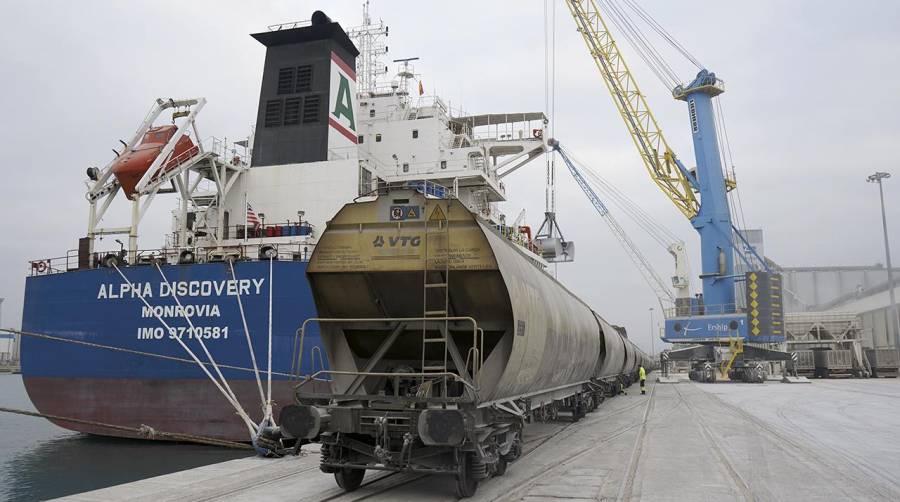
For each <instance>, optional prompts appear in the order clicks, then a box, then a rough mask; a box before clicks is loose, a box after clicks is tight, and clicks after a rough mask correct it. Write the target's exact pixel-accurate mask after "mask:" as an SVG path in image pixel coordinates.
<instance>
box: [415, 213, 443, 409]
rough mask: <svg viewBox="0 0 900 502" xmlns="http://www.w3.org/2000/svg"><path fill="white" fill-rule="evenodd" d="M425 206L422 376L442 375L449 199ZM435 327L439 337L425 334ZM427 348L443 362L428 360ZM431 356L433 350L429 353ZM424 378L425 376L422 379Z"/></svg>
mask: <svg viewBox="0 0 900 502" xmlns="http://www.w3.org/2000/svg"><path fill="white" fill-rule="evenodd" d="M431 201H433V204H430V205H429V204H427V203H426V205H425V218H424V220H425V221H424V229H425V232H424V236H423V239H422V241H423V242H422V246H423V267H422V309H423V314H422V317H423V318H426V319H427V318H435V321H427V320H425V321H422V373H423V374H427V373H437V374H440V373H446V372H447V360H448V355H449V347H448V340H447V337H448V336H450V331H449V328H450V321H449V320H448V319H447V316H449V315H450V289H449V279H450V219H449V216H450V199H438V200H434V199H431ZM434 325H437V326H438V332H439V334H438V335H437V336H435V335H434V334H433V332H432V333H429V327H431V326H434ZM429 347H438V348H442V349H443V350H442V351H441V352H443V359H439V360H437V361H436V360H434V359H429V358H428V353H429V350H428V348H429ZM430 352H431V353H433V352H434V351H433V350H432V351H430ZM422 379H423V380H424V379H425V376H423V377H422ZM441 381H442V384H443V385H442V388H443V392H442V393H443V395H446V394H447V377H446V376H443V377H442V378H441Z"/></svg>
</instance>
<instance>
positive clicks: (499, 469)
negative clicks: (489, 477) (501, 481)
mask: <svg viewBox="0 0 900 502" xmlns="http://www.w3.org/2000/svg"><path fill="white" fill-rule="evenodd" d="M507 465H509V464H508V463H507V462H506V459H505V458H503V457H500V458H499V459H498V460H497V464H496V465H495V466H494V476H502V475H504V474H506V466H507Z"/></svg>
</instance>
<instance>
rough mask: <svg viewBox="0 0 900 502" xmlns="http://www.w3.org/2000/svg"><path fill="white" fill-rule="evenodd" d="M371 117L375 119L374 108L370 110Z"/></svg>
mask: <svg viewBox="0 0 900 502" xmlns="http://www.w3.org/2000/svg"><path fill="white" fill-rule="evenodd" d="M369 116H370V117H374V116H375V109H374V108H372V109H370V110H369Z"/></svg>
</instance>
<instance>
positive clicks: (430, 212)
mask: <svg viewBox="0 0 900 502" xmlns="http://www.w3.org/2000/svg"><path fill="white" fill-rule="evenodd" d="M426 193H427V192H426ZM398 208H399V210H400V211H403V213H402V214H400V216H402V217H398V213H399V211H398ZM507 235H508V234H507V232H505V229H504V228H503V227H502V226H497V225H492V224H491V223H489V222H488V221H487V220H484V219H482V218H479V217H478V216H477V215H476V214H474V213H472V212H470V211H469V210H468V209H467V208H466V207H465V206H464V205H463V204H462V203H461V202H460V201H459V200H457V199H453V198H446V199H440V198H434V197H428V196H426V195H425V194H424V193H423V191H422V190H414V189H404V188H402V187H401V188H394V189H390V190H388V189H385V190H383V191H382V193H380V194H379V196H378V197H377V198H374V199H372V200H367V201H362V202H354V203H351V204H347V205H345V206H344V207H343V208H342V209H341V210H340V211H339V212H338V214H337V215H336V216H335V217H334V218H333V219H332V220H331V221H330V222H329V223H328V226H327V229H326V230H325V231H324V232H323V233H322V235H321V238H320V240H319V243H318V245H317V246H316V249H315V251H314V252H313V254H312V256H311V258H310V263H309V266H308V269H307V276H308V279H309V282H310V286H311V289H312V294H313V297H314V299H315V302H316V308H317V310H318V314H319V317H317V318H314V319H307V320H305V322H304V323H303V326H302V328H301V329H300V330H299V331H298V336H297V342H296V344H295V345H296V354H304V353H308V352H309V350H308V349H309V348H310V347H319V348H320V349H321V351H322V352H324V357H322V358H316V357H313V358H311V360H302V359H298V360H297V365H296V368H295V371H296V373H297V375H303V376H302V377H300V380H299V382H298V384H297V386H296V403H295V404H292V405H289V406H285V407H283V408H282V409H281V412H280V414H279V427H278V428H277V429H275V430H273V431H272V432H271V433H270V436H271V437H270V438H269V439H273V440H275V441H276V442H277V441H281V442H283V443H286V442H287V441H295V442H296V444H298V445H302V444H305V443H308V442H317V443H320V444H321V464H320V468H321V470H322V471H323V472H325V473H331V474H333V475H334V477H335V480H336V482H337V484H338V485H339V486H340V487H342V488H343V489H345V490H347V491H352V490H355V489H356V488H358V487H359V486H360V484H361V482H362V480H363V476H364V475H365V472H366V471H367V470H384V471H396V472H416V473H429V474H446V475H451V476H454V477H455V480H456V490H457V495H458V496H460V497H470V496H472V495H473V494H474V493H475V491H476V490H477V487H478V484H479V482H480V481H482V480H485V479H487V478H490V477H492V476H501V475H503V474H504V472H505V471H506V469H507V465H508V464H509V463H511V462H513V461H515V460H516V459H517V458H518V457H519V456H520V455H521V454H522V445H523V443H522V438H523V429H524V428H525V427H526V425H527V424H528V423H531V422H534V421H547V420H559V419H564V420H573V421H577V420H580V419H581V418H582V417H584V416H585V414H587V413H589V412H591V411H593V410H594V409H596V408H597V406H598V405H599V404H600V402H601V401H602V400H603V399H605V398H606V397H610V396H613V395H616V394H618V393H620V392H624V389H625V388H626V387H628V386H629V385H631V384H632V383H634V382H636V381H637V380H638V374H639V368H640V367H641V366H643V367H644V368H645V370H647V371H648V372H649V371H650V370H651V369H652V367H653V363H652V362H651V360H650V359H649V357H648V356H647V355H646V354H645V353H644V352H642V351H641V350H640V349H638V347H637V346H635V345H634V344H633V343H632V342H631V341H629V339H628V338H627V336H626V334H625V332H624V330H622V329H621V328H617V327H614V326H612V325H611V324H609V323H608V322H606V321H605V320H604V319H603V318H602V317H601V316H600V315H599V314H597V312H595V311H594V310H593V309H592V308H591V307H590V306H588V305H587V304H586V303H585V302H584V301H582V300H581V299H579V298H578V297H577V296H575V295H574V294H573V293H572V292H571V291H569V290H568V289H566V288H565V286H563V285H562V284H561V283H560V282H558V281H557V280H556V279H555V278H554V277H552V276H551V275H550V274H548V273H547V272H545V270H544V267H542V266H541V261H540V260H539V259H537V255H536V254H534V252H533V251H534V249H532V248H529V247H528V246H523V245H520V244H519V243H517V242H515V241H513V240H511V239H509V238H508V237H507ZM610 294H614V292H613V291H610ZM304 347H306V348H305V349H304ZM312 352H313V353H315V352H317V350H316V349H313V350H312ZM321 360H327V361H328V362H329V366H328V368H327V369H326V368H325V366H324V364H322V363H321V362H320V361H321ZM322 380H330V382H331V386H330V387H331V390H330V393H321V390H318V391H317V390H315V389H321V386H317V385H308V384H310V383H312V382H316V381H318V382H321V381H322Z"/></svg>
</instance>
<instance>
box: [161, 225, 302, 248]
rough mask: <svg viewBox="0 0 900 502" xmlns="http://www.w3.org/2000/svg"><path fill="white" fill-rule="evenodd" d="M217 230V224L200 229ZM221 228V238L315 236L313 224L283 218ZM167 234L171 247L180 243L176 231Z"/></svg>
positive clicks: (209, 232)
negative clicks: (257, 223)
mask: <svg viewBox="0 0 900 502" xmlns="http://www.w3.org/2000/svg"><path fill="white" fill-rule="evenodd" d="M218 230H219V227H218V226H205V227H203V228H202V229H201V231H202V232H205V233H208V234H210V235H218ZM222 230H223V233H222V240H229V239H269V238H275V237H314V236H315V226H314V225H313V224H312V223H310V222H308V221H290V220H285V221H279V222H272V223H270V222H264V223H261V224H259V225H245V224H240V225H226V226H223V227H222ZM169 236H171V242H172V244H173V247H177V246H178V245H179V244H180V243H179V242H178V232H172V233H170V234H169ZM195 237H202V235H197V234H196V233H195Z"/></svg>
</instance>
